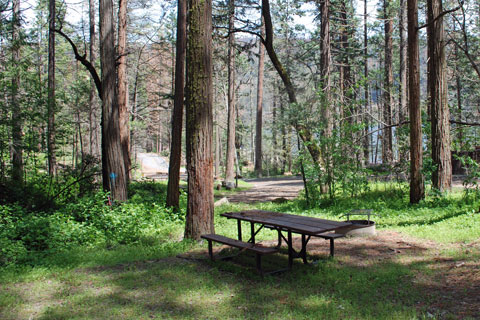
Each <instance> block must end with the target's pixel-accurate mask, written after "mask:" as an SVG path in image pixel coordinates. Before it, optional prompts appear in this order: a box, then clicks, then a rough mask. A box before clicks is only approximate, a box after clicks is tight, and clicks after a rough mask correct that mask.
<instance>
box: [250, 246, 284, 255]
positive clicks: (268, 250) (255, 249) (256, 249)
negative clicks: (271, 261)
mask: <svg viewBox="0 0 480 320" xmlns="http://www.w3.org/2000/svg"><path fill="white" fill-rule="evenodd" d="M247 250H248V251H253V252H256V253H259V254H272V253H276V252H278V249H277V248H271V247H251V248H247Z"/></svg>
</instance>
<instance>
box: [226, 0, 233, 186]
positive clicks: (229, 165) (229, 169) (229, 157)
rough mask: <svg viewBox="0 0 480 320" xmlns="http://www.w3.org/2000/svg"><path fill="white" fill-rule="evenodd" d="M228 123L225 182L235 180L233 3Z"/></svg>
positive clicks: (230, 7) (229, 19) (231, 3)
mask: <svg viewBox="0 0 480 320" xmlns="http://www.w3.org/2000/svg"><path fill="white" fill-rule="evenodd" d="M228 11H229V13H228V15H229V16H228V30H229V35H228V98H227V102H228V123H227V154H226V162H225V182H227V183H232V182H233V180H234V178H235V33H234V32H231V31H232V30H234V29H235V24H234V22H235V1H234V0H229V2H228Z"/></svg>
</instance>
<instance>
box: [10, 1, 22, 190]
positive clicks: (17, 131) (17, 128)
mask: <svg viewBox="0 0 480 320" xmlns="http://www.w3.org/2000/svg"><path fill="white" fill-rule="evenodd" d="M12 9H13V10H12V12H13V13H12V14H13V15H12V61H13V63H14V64H15V65H18V64H19V63H20V28H21V24H20V0H13V1H12ZM19 72H20V71H19V69H18V68H15V72H14V73H13V76H12V96H11V108H12V181H14V182H17V183H22V182H23V119H22V113H21V110H20V104H19V102H18V89H19V87H20V74H19Z"/></svg>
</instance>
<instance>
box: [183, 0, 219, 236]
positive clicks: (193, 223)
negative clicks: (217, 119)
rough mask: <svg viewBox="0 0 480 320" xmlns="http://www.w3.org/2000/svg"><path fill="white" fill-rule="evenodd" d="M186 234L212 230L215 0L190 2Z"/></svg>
mask: <svg viewBox="0 0 480 320" xmlns="http://www.w3.org/2000/svg"><path fill="white" fill-rule="evenodd" d="M187 23H188V26H187V28H188V30H189V34H188V39H187V55H186V58H187V68H186V70H187V85H186V116H187V121H186V123H187V125H186V126H187V128H186V129H187V132H186V136H187V139H186V149H187V172H188V203H187V217H186V223H185V237H186V238H191V239H195V240H200V236H201V235H202V234H205V233H213V232H214V226H213V210H214V207H213V156H212V131H213V119H212V2H211V0H189V1H188V18H187Z"/></svg>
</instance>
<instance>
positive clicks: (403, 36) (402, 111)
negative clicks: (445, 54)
mask: <svg viewBox="0 0 480 320" xmlns="http://www.w3.org/2000/svg"><path fill="white" fill-rule="evenodd" d="M399 33H400V70H399V74H400V83H399V86H400V88H399V91H400V95H399V99H398V100H399V104H398V109H399V112H398V114H399V121H400V123H402V122H404V121H405V119H406V114H407V112H408V111H407V93H408V85H407V3H406V0H400V25H399Z"/></svg>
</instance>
